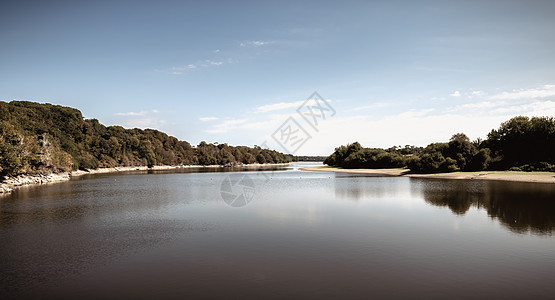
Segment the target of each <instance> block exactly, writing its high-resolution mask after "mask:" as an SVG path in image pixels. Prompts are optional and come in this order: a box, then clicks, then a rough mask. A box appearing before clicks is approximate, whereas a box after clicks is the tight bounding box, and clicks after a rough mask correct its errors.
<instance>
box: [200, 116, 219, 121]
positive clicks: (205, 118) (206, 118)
mask: <svg viewBox="0 0 555 300" xmlns="http://www.w3.org/2000/svg"><path fill="white" fill-rule="evenodd" d="M219 119H220V118H218V117H201V118H199V120H200V121H201V122H210V121H218V120H219Z"/></svg>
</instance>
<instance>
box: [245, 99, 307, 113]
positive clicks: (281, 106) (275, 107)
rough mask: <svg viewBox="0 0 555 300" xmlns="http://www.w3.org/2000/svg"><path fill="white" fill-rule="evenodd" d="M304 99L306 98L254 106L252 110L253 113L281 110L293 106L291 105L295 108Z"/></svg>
mask: <svg viewBox="0 0 555 300" xmlns="http://www.w3.org/2000/svg"><path fill="white" fill-rule="evenodd" d="M305 101H306V100H302V101H294V102H280V103H274V104H267V105H262V106H258V107H256V108H255V109H254V112H255V113H266V112H270V111H276V110H282V109H286V108H293V107H294V108H297V107H299V106H301V105H302V104H303V103H304V102H305Z"/></svg>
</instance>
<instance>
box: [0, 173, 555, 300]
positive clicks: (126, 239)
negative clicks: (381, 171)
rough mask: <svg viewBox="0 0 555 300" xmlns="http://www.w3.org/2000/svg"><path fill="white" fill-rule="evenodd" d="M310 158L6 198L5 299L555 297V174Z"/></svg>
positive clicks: (1, 264) (99, 179)
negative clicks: (468, 175) (352, 167)
mask: <svg viewBox="0 0 555 300" xmlns="http://www.w3.org/2000/svg"><path fill="white" fill-rule="evenodd" d="M299 166H300V165H299V164H296V165H294V166H293V167H292V168H289V169H287V170H280V171H254V172H253V171H251V172H234V173H228V172H202V173H192V172H183V173H164V172H157V173H148V174H147V173H144V174H123V175H122V174H120V175H99V176H94V177H88V178H81V179H78V180H72V181H69V182H66V183H58V184H52V185H48V186H41V187H28V188H22V189H20V190H18V191H16V192H14V193H13V194H11V195H8V196H2V197H0V279H1V281H0V298H2V299H11V298H28V297H36V298H38V297H40V298H76V297H81V298H117V299H121V298H184V297H187V296H190V297H195V298H239V297H241V298H261V299H262V298H265V299H267V298H285V297H288V298H320V299H339V298H358V299H368V298H401V297H404V298H408V297H411V298H415V297H418V298H423V297H426V298H436V299H445V298H470V297H473V298H521V299H539V298H553V297H555V284H554V282H555V281H554V279H555V238H554V237H553V232H554V230H555V202H554V200H555V185H551V184H530V183H507V182H495V181H471V180H468V181H459V180H426V179H410V178H404V177H371V176H360V175H357V176H355V175H350V174H334V173H320V172H304V171H299V170H298V167H299ZM209 171H210V170H209ZM212 171H214V170H212ZM245 204H246V205H245Z"/></svg>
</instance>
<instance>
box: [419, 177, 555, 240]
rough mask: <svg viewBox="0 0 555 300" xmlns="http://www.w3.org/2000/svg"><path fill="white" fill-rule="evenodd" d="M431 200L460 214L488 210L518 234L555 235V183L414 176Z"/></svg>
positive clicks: (426, 198)
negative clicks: (472, 208) (417, 177)
mask: <svg viewBox="0 0 555 300" xmlns="http://www.w3.org/2000/svg"><path fill="white" fill-rule="evenodd" d="M412 182H413V185H414V187H413V188H414V189H420V190H421V191H422V194H423V196H424V200H425V201H426V202H427V203H430V204H432V205H437V206H447V207H449V209H451V211H452V212H453V213H455V214H457V215H464V214H465V213H466V212H467V211H468V210H469V209H470V208H471V207H476V208H479V209H484V210H486V211H487V212H488V215H489V216H490V217H492V218H495V219H497V220H499V221H500V222H501V223H502V224H503V225H504V226H506V227H507V228H509V229H510V230H511V231H513V232H516V233H527V232H532V233H534V234H547V235H552V233H553V231H554V230H555V198H554V195H555V185H553V184H542V183H522V182H502V181H479V180H476V181H472V180H448V181H446V180H425V179H412Z"/></svg>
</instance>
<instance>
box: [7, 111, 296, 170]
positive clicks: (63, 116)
mask: <svg viewBox="0 0 555 300" xmlns="http://www.w3.org/2000/svg"><path fill="white" fill-rule="evenodd" d="M289 161H291V157H290V155H286V154H283V153H280V152H277V151H273V150H267V149H262V148H260V147H258V146H255V147H254V148H251V147H246V146H236V147H233V146H229V145H227V144H217V143H216V144H208V143H206V142H201V143H200V144H199V145H198V146H197V147H192V146H191V145H190V144H189V143H188V142H186V141H180V140H178V139H177V138H175V137H173V136H168V135H167V134H165V133H163V132H161V131H158V130H153V129H145V130H142V129H137V128H135V129H125V128H123V127H121V126H104V125H102V124H100V123H99V122H98V120H96V119H84V118H83V115H82V114H81V112H80V111H79V110H77V109H74V108H71V107H64V106H60V105H52V104H41V103H35V102H28V101H12V102H9V103H7V102H3V101H0V177H4V176H6V175H17V174H22V173H31V174H32V173H48V172H61V171H69V170H76V169H95V168H99V167H117V166H154V165H196V164H198V165H227V164H239V163H242V164H251V163H285V162H289Z"/></svg>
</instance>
